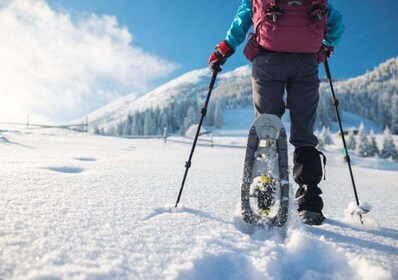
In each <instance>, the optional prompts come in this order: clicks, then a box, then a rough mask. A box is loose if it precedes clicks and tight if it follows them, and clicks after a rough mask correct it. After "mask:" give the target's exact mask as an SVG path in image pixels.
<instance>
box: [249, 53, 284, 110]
mask: <svg viewBox="0 0 398 280" xmlns="http://www.w3.org/2000/svg"><path fill="white" fill-rule="evenodd" d="M284 67H285V59H284V55H283V54H281V53H274V52H262V53H260V54H258V55H257V56H256V58H255V59H254V61H253V68H252V86H253V103H254V108H255V111H256V115H257V116H258V115H259V114H273V115H277V116H278V117H282V115H283V113H284V112H285V102H284V100H283V95H284V93H285V76H286V74H285V70H284Z"/></svg>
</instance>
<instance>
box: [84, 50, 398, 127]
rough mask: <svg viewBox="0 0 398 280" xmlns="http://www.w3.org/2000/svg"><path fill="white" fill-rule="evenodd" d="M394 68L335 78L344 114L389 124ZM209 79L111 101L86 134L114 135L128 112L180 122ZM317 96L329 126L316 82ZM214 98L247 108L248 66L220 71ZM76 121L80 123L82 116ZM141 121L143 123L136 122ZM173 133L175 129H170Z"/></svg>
mask: <svg viewBox="0 0 398 280" xmlns="http://www.w3.org/2000/svg"><path fill="white" fill-rule="evenodd" d="M397 65H398V58H393V59H390V60H388V61H386V62H385V63H382V64H380V65H379V66H377V67H375V69H374V70H373V71H371V72H368V73H366V74H364V75H361V76H358V77H356V78H351V79H347V80H336V81H335V82H334V86H335V89H336V94H337V95H338V98H339V99H340V101H341V102H340V103H341V108H342V109H344V110H346V111H350V112H355V113H356V114H358V115H361V116H363V117H367V118H368V119H373V120H376V121H377V122H378V123H379V124H383V125H381V126H384V125H385V124H391V123H392V124H393V123H395V122H394V121H393V120H392V119H394V116H395V115H396V113H395V111H396V110H395V109H394V108H395V107H396V106H398V105H396V104H395V103H397V102H396V101H397V100H398V99H397V90H396V88H397V83H398V76H397V71H396V69H397V67H398V66H397ZM210 75H211V73H210V71H209V70H208V69H201V70H195V71H191V72H189V73H186V74H184V75H182V76H181V77H178V78H176V79H174V80H172V81H170V82H168V83H166V84H164V85H162V86H160V87H159V88H156V89H154V90H152V91H150V92H149V93H147V94H145V95H143V96H141V97H140V98H130V99H129V97H127V99H129V100H127V101H126V102H124V101H123V100H122V101H120V102H118V101H116V102H117V104H119V105H122V106H118V107H117V110H115V109H116V107H115V106H114V104H111V105H108V106H105V107H103V108H101V109H99V110H97V111H95V112H93V113H91V114H89V115H88V119H89V124H90V127H91V130H93V128H94V127H95V126H97V127H99V128H101V129H104V131H105V133H106V134H114V131H115V127H117V126H118V125H123V122H126V120H127V116H128V115H129V114H130V115H131V116H134V114H137V113H138V112H144V111H146V110H151V111H152V113H153V114H154V115H157V116H158V117H159V115H160V116H165V115H167V116H168V117H167V118H168V122H169V123H170V122H174V119H172V117H170V116H169V114H170V111H175V112H178V115H179V116H180V118H182V120H181V121H178V122H179V123H181V122H182V121H183V119H184V118H185V116H186V115H187V110H188V109H189V107H190V105H192V104H194V105H197V106H202V105H203V103H204V98H205V96H206V93H207V90H208V84H209V81H210ZM320 92H321V99H320V103H319V108H318V113H319V115H318V121H319V125H326V126H329V125H330V122H331V121H333V118H334V108H333V105H332V102H331V98H330V97H331V96H330V88H329V84H328V83H327V82H322V83H321V86H320ZM215 99H221V100H222V101H223V104H224V107H227V108H238V109H239V108H242V107H245V106H250V107H251V106H252V97H251V69H250V67H249V66H248V65H246V66H242V67H239V68H237V69H235V70H233V71H230V72H226V73H224V72H221V73H220V74H219V75H218V78H217V81H216V85H215V87H214V91H213V94H212V99H211V102H210V104H211V105H212V104H214V101H215ZM394 100H395V101H394ZM198 104H199V105H198ZM397 104H398V103H397ZM395 105H396V106H395ZM394 106H395V107H394ZM176 107H178V108H176ZM166 108H167V110H166ZM195 109H196V108H195ZM197 111H199V109H197ZM160 119H161V118H160ZM80 121H82V122H84V121H85V118H83V119H82V120H80ZM151 121H153V120H151ZM248 121H249V122H250V121H251V120H250V119H249V120H248ZM141 122H143V120H142V119H141ZM160 123H161V121H160V120H159V119H158V120H157V125H158V126H159V125H160ZM142 125H145V124H142ZM391 126H393V131H395V129H396V127H395V125H390V127H391ZM397 127H398V125H397ZM158 128H159V127H158ZM174 129H176V128H175V127H174ZM397 129H398V128H397ZM158 130H159V131H163V127H160V128H159V129H158ZM173 132H176V131H173ZM137 134H139V133H137Z"/></svg>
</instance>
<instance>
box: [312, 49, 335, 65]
mask: <svg viewBox="0 0 398 280" xmlns="http://www.w3.org/2000/svg"><path fill="white" fill-rule="evenodd" d="M333 53H334V48H333V47H328V46H325V45H322V47H321V48H320V49H319V51H318V52H317V53H316V60H317V62H318V64H321V63H322V62H324V61H325V60H326V58H329V57H331V56H332V55H333Z"/></svg>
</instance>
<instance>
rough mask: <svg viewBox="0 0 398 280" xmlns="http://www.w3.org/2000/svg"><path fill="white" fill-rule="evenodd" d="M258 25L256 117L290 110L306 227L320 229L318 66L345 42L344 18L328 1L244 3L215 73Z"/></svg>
mask: <svg viewBox="0 0 398 280" xmlns="http://www.w3.org/2000/svg"><path fill="white" fill-rule="evenodd" d="M252 25H253V30H254V34H252V36H251V38H250V39H249V40H248V43H247V45H246V47H245V49H244V54H245V56H246V57H247V58H248V59H249V60H250V61H252V62H253V65H252V91H253V103H254V108H255V112H256V115H259V114H273V115H277V116H278V117H279V118H281V117H282V115H283V114H284V112H285V109H286V108H287V109H289V112H290V119H291V131H290V139H289V141H290V143H291V144H292V145H293V146H294V147H295V151H294V156H293V177H294V180H295V182H296V183H297V184H298V185H299V188H298V190H297V193H296V198H297V203H298V211H299V216H300V217H301V218H302V220H303V222H304V223H306V224H310V225H319V224H321V223H322V222H323V220H324V219H325V218H324V216H323V214H322V208H323V201H322V198H321V197H320V194H321V193H322V191H321V189H320V188H319V187H318V184H319V183H320V181H321V180H322V175H323V167H322V161H321V157H320V154H319V152H318V150H317V149H316V146H317V144H318V139H317V137H316V136H315V135H314V124H315V118H316V109H317V106H318V100H319V83H320V81H319V77H318V64H319V63H321V62H323V61H324V59H325V58H326V57H327V56H330V54H331V53H332V52H333V50H334V47H335V45H336V44H337V43H338V42H339V41H340V39H341V36H342V34H343V33H344V24H343V23H342V16H341V14H340V13H339V12H338V11H337V10H336V9H334V8H333V7H332V5H330V4H329V3H327V1H326V0H317V1H314V0H301V1H288V0H243V1H242V4H241V5H240V7H239V9H238V11H237V14H236V16H235V17H234V19H233V21H232V24H231V27H230V29H229V30H228V32H227V34H226V37H225V39H224V40H223V41H222V42H220V43H219V44H218V45H217V46H216V50H215V51H214V52H213V53H212V54H211V56H210V58H209V61H208V64H209V67H210V69H212V70H214V67H215V65H217V64H223V63H225V61H226V60H227V58H228V57H229V56H231V55H232V54H233V53H234V52H235V50H236V48H237V46H238V45H240V44H242V43H243V42H244V41H245V39H246V34H247V33H248V31H249V29H250V27H251V26H252ZM285 90H286V92H287V102H286V103H285V101H284V98H283V97H284V92H285Z"/></svg>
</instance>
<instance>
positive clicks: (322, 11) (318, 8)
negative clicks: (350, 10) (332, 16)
mask: <svg viewBox="0 0 398 280" xmlns="http://www.w3.org/2000/svg"><path fill="white" fill-rule="evenodd" d="M328 12H329V8H328V6H327V1H326V0H313V1H312V3H311V9H310V11H309V14H310V15H311V16H313V17H317V18H318V19H319V20H322V19H323V18H325V17H326V15H327V14H328Z"/></svg>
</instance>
